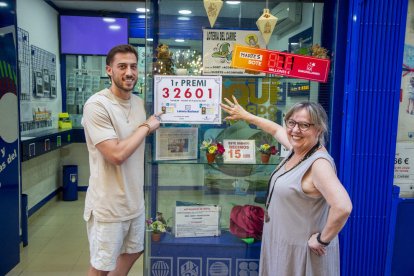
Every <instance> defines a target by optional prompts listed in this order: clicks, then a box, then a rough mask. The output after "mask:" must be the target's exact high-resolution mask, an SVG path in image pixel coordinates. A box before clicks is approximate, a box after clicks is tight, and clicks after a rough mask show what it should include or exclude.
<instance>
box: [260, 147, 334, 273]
mask: <svg viewBox="0 0 414 276" xmlns="http://www.w3.org/2000/svg"><path fill="white" fill-rule="evenodd" d="M319 158H324V159H326V160H328V161H329V162H330V163H331V164H332V167H333V168H335V164H334V162H333V159H332V157H331V156H330V155H329V154H328V153H327V152H323V151H318V152H316V153H314V154H313V155H312V156H310V157H309V158H308V159H307V160H305V161H303V162H302V163H301V164H300V165H299V166H297V167H296V168H294V169H293V170H292V171H290V172H288V173H286V174H284V175H282V176H281V177H280V178H279V179H277V178H278V176H279V175H281V174H283V173H284V172H285V167H284V166H283V167H282V168H280V170H279V171H278V172H277V173H276V174H275V175H273V177H272V179H271V181H270V191H271V190H272V188H273V186H274V185H276V186H275V188H274V191H273V195H272V199H271V202H270V205H269V210H268V212H269V217H270V221H269V222H265V224H264V227H263V237H262V248H261V253H260V273H259V275H261V276H271V275H272V276H305V275H306V276H311V275H313V276H324V275H326V276H335V275H340V272H339V242H338V237H335V238H334V239H333V240H332V241H331V243H330V245H329V246H327V247H326V251H327V255H325V256H318V255H316V254H315V253H313V252H312V251H311V250H310V249H309V247H308V240H309V238H310V236H311V235H312V234H314V233H317V232H321V231H322V229H323V227H324V226H325V223H326V220H327V216H328V211H329V206H328V204H327V202H326V200H325V199H324V198H323V197H318V198H315V197H310V196H308V195H306V194H305V193H304V192H303V190H302V186H301V180H302V177H303V176H304V174H305V173H306V171H307V170H308V169H309V168H310V166H311V165H312V163H313V162H314V161H315V160H317V159H319ZM276 179H277V180H276ZM275 180H276V183H275Z"/></svg>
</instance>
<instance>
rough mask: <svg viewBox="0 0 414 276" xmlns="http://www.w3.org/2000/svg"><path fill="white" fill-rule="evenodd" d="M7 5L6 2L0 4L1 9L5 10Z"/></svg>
mask: <svg viewBox="0 0 414 276" xmlns="http://www.w3.org/2000/svg"><path fill="white" fill-rule="evenodd" d="M7 6H8V5H7V3H6V2H0V8H4V7H7Z"/></svg>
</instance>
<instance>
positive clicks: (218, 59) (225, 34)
mask: <svg viewBox="0 0 414 276" xmlns="http://www.w3.org/2000/svg"><path fill="white" fill-rule="evenodd" d="M236 44H239V45H245V46H250V47H254V48H262V49H266V43H265V42H264V40H263V38H262V35H261V33H260V32H259V31H257V30H256V31H253V30H251V31H246V30H227V29H204V30H203V67H204V68H203V74H204V75H227V76H249V75H250V76H265V74H264V73H260V72H255V71H250V70H244V69H239V68H233V67H231V66H230V64H231V59H232V55H233V50H234V46H235V45H236Z"/></svg>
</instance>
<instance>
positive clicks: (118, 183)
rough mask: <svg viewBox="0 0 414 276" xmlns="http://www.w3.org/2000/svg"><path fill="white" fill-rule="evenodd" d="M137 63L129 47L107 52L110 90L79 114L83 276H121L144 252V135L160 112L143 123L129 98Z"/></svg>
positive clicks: (140, 107)
mask: <svg viewBox="0 0 414 276" xmlns="http://www.w3.org/2000/svg"><path fill="white" fill-rule="evenodd" d="M137 62H138V55H137V52H136V50H135V49H134V48H133V47H132V46H130V45H119V46H116V47H114V48H112V49H111V50H110V51H109V53H108V55H107V57H106V73H107V74H108V76H109V78H110V79H111V86H110V87H109V89H103V90H102V91H100V92H98V93H96V94H94V95H93V96H92V97H90V98H89V99H88V101H87V102H86V103H85V106H84V110H83V118H82V125H83V127H84V129H85V136H86V144H87V146H88V151H89V165H90V178H89V187H88V191H87V194H86V200H85V211H84V219H85V221H86V222H87V230H88V239H89V247H90V254H91V256H90V264H91V266H90V268H89V274H88V275H127V274H128V272H129V270H130V269H131V267H132V265H133V264H134V262H135V261H136V260H137V259H138V258H139V256H140V255H141V254H142V252H143V250H144V234H145V205H144V191H143V185H144V150H145V137H146V136H147V135H148V134H150V133H151V132H153V131H155V130H156V129H157V128H158V127H159V126H160V122H159V120H160V117H159V115H161V114H162V113H160V114H157V115H153V116H151V117H149V118H148V119H147V120H145V117H146V116H145V110H144V102H143V100H142V99H140V98H139V97H137V96H135V95H133V94H132V90H133V88H134V86H135V84H136V82H137V75H138V74H137Z"/></svg>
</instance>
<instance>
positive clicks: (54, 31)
mask: <svg viewBox="0 0 414 276" xmlns="http://www.w3.org/2000/svg"><path fill="white" fill-rule="evenodd" d="M16 13H17V26H18V27H19V28H21V29H24V30H25V31H27V32H29V44H30V45H34V46H36V47H39V48H41V49H43V50H46V51H48V52H50V53H52V54H55V55H56V90H57V91H56V94H57V97H56V98H55V99H48V100H40V99H39V100H36V103H35V105H36V106H47V107H48V109H50V110H51V111H52V119H53V127H54V128H57V122H58V113H59V112H61V111H62V89H61V83H60V56H59V31H58V27H59V24H58V20H59V17H58V12H57V11H56V10H55V9H53V8H52V7H50V6H49V5H48V4H46V3H45V2H44V1H43V0H17V1H16Z"/></svg>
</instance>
